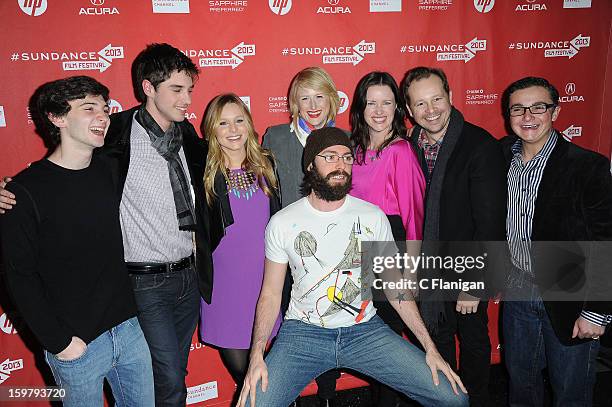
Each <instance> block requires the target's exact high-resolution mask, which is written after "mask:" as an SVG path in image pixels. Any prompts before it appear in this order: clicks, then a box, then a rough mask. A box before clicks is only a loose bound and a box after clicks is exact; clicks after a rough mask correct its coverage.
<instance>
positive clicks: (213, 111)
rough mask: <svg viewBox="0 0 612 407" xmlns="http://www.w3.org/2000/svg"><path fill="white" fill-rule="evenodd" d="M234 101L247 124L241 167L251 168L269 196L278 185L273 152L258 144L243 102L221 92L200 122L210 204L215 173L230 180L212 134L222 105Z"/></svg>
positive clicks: (231, 94)
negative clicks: (244, 155)
mask: <svg viewBox="0 0 612 407" xmlns="http://www.w3.org/2000/svg"><path fill="white" fill-rule="evenodd" d="M231 103H233V104H235V105H236V106H238V108H239V109H240V110H241V111H242V114H243V115H244V118H245V121H246V126H247V140H246V143H245V149H246V157H245V159H244V162H243V163H242V169H244V170H246V171H252V172H253V173H254V174H255V176H256V177H257V180H258V184H259V187H260V188H261V189H262V190H263V191H264V193H265V194H266V195H267V196H271V195H272V189H277V188H278V181H277V179H276V176H275V175H274V168H273V166H272V162H271V160H272V155H271V154H270V153H269V152H268V151H267V150H264V149H263V148H262V147H261V146H260V145H259V138H258V136H257V133H255V127H254V126H253V118H252V117H251V113H250V112H249V109H248V108H247V107H246V105H245V104H244V102H243V101H242V100H241V99H240V98H239V97H238V96H237V95H235V94H233V93H224V94H221V95H218V96H216V97H215V98H214V99H213V100H212V101H211V102H210V104H209V105H208V107H207V108H206V112H205V113H204V120H203V121H202V127H201V130H202V134H203V135H204V138H205V139H206V140H207V141H208V156H207V159H206V168H205V169H204V191H205V192H206V201H207V202H208V204H209V205H212V203H213V201H214V200H215V199H216V196H215V190H214V186H215V176H216V175H217V173H218V172H221V173H222V174H223V177H224V178H225V182H226V183H229V174H228V170H227V168H226V166H225V159H226V155H225V153H224V152H223V149H222V148H221V145H220V144H219V141H218V140H217V137H216V136H215V134H216V130H217V128H218V127H219V120H220V118H221V112H222V111H223V108H224V107H225V106H227V105H229V104H231Z"/></svg>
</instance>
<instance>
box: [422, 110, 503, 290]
mask: <svg viewBox="0 0 612 407" xmlns="http://www.w3.org/2000/svg"><path fill="white" fill-rule="evenodd" d="M456 112H457V113H459V112H458V111H456ZM457 113H456V114H454V115H453V116H451V120H457V121H463V116H461V115H460V114H457ZM421 129H422V128H421V127H420V126H418V125H417V126H415V128H414V130H413V132H412V136H411V137H410V142H411V143H412V145H413V147H414V149H415V151H416V153H417V157H418V159H419V162H420V165H421V168H422V170H423V173H424V174H427V173H428V170H427V163H426V161H425V156H424V153H423V150H421V149H420V148H419V146H418V137H419V134H420V132H421ZM458 129H459V132H460V134H459V136H458V139H457V142H456V144H455V148H454V149H453V151H452V153H451V155H450V157H449V160H448V163H447V165H446V171H445V172H444V180H443V183H442V190H441V194H440V209H439V240H440V241H441V242H458V241H464V242H470V241H474V242H489V241H495V242H505V240H506V181H505V180H506V172H505V161H504V156H503V154H502V151H501V146H500V144H499V141H498V140H496V139H495V138H494V137H493V136H491V134H489V133H488V132H487V131H486V130H484V129H482V128H480V127H478V126H475V125H473V124H471V123H469V122H465V121H463V123H462V125H459V126H458ZM429 199H430V196H429V183H428V187H427V191H426V202H425V204H426V205H428V204H430V202H429ZM427 221H428V219H427V217H426V218H425V222H427ZM455 246H456V245H455ZM497 246H498V247H497V248H496V247H491V248H490V250H492V251H496V250H497V251H498V249H499V247H501V245H499V244H498V245H497ZM442 249H443V251H446V250H444V248H442ZM465 249H466V247H465V246H464V247H458V248H456V250H454V251H455V252H457V251H460V252H464V251H465ZM472 250H476V251H479V252H481V254H482V251H483V246H481V245H478V246H477V247H476V246H474V247H473V248H472ZM484 250H489V249H487V248H486V247H484ZM452 251H453V249H451V252H452ZM449 254H453V253H449ZM502 255H503V254H502V253H498V254H497V255H496V256H497V258H496V259H495V261H491V262H490V264H491V265H493V264H494V263H495V264H496V265H497V264H499V261H500V259H499V257H500V256H502ZM501 274H502V273H501V272H500V270H487V276H486V283H487V284H486V287H487V288H486V289H485V290H484V291H483V290H477V291H470V294H472V295H474V296H477V297H479V298H484V297H486V296H487V295H493V294H495V292H496V291H497V290H499V289H500V288H501V286H502V282H501V281H500V280H499V278H493V277H499V276H500V275H501ZM459 277H461V278H462V279H463V280H473V281H482V276H481V275H478V274H475V275H469V273H466V274H465V275H463V276H459Z"/></svg>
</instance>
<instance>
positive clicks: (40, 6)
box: [17, 0, 47, 17]
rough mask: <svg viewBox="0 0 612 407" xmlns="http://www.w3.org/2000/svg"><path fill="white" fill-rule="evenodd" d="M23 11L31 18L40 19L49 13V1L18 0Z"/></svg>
mask: <svg viewBox="0 0 612 407" xmlns="http://www.w3.org/2000/svg"><path fill="white" fill-rule="evenodd" d="M17 2H18V3H19V8H21V11H23V12H24V13H26V14H27V15H29V16H33V17H38V16H39V15H41V14H43V13H44V12H45V11H47V0H17Z"/></svg>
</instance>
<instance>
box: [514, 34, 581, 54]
mask: <svg viewBox="0 0 612 407" xmlns="http://www.w3.org/2000/svg"><path fill="white" fill-rule="evenodd" d="M589 45H591V37H590V36H589V37H585V36H583V35H582V34H578V35H577V36H575V37H574V38H572V39H571V40H555V41H537V42H511V43H510V44H508V49H510V50H517V51H523V50H532V49H543V50H544V57H545V58H555V57H567V58H568V59H572V58H573V57H575V56H576V55H577V54H578V53H579V52H580V50H581V49H582V48H587V47H588V46H589Z"/></svg>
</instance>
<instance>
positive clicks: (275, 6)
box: [268, 0, 293, 16]
mask: <svg viewBox="0 0 612 407" xmlns="http://www.w3.org/2000/svg"><path fill="white" fill-rule="evenodd" d="M292 3H293V2H292V0H268V5H269V6H270V10H272V12H273V13H274V14H278V15H279V16H284V15H285V14H287V13H288V12H289V10H291V6H292V5H293V4H292Z"/></svg>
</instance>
